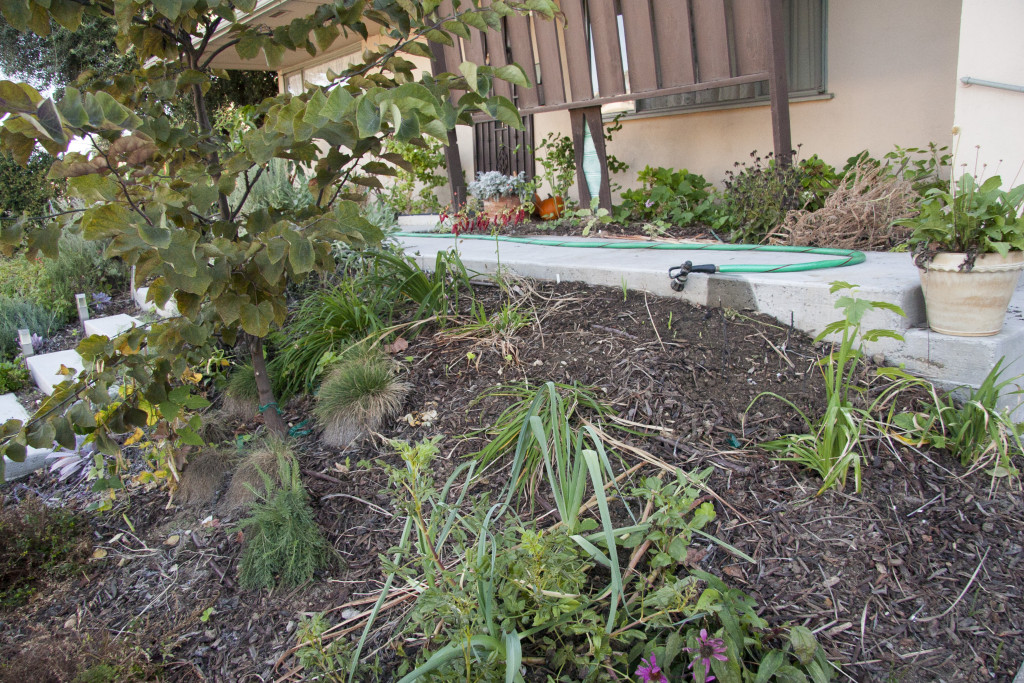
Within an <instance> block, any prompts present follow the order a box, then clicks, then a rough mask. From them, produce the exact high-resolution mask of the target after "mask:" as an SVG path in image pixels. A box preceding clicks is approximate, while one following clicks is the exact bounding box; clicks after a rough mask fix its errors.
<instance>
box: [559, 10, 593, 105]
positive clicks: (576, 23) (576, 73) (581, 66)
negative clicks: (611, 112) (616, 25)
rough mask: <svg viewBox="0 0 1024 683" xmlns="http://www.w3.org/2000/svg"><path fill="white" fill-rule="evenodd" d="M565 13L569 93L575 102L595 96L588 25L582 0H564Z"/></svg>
mask: <svg viewBox="0 0 1024 683" xmlns="http://www.w3.org/2000/svg"><path fill="white" fill-rule="evenodd" d="M561 7H562V13H563V14H564V15H565V30H564V31H563V33H564V35H565V56H566V60H567V62H568V67H569V93H570V95H571V96H572V101H573V102H581V101H584V100H589V99H592V98H593V97H594V87H593V84H592V83H591V80H590V48H589V47H588V45H587V26H586V23H585V22H584V21H583V3H582V0H562V4H561Z"/></svg>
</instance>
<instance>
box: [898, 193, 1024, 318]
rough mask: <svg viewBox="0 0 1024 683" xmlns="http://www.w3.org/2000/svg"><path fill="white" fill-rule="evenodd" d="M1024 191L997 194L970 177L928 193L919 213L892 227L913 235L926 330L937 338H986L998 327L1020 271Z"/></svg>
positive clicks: (1023, 263)
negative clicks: (938, 334)
mask: <svg viewBox="0 0 1024 683" xmlns="http://www.w3.org/2000/svg"><path fill="white" fill-rule="evenodd" d="M1022 205H1024V185H1018V186H1017V187H1014V188H1013V189H1010V190H1004V189H1002V180H1001V179H1000V178H999V176H994V177H992V178H989V179H988V180H985V181H984V182H981V183H980V184H979V182H978V180H977V179H975V178H974V176H972V175H971V174H969V173H965V174H964V175H962V176H961V177H960V179H959V180H957V181H951V182H950V183H949V187H948V188H947V187H938V188H933V189H931V190H929V191H928V192H927V193H926V194H925V199H924V201H923V202H922V203H921V212H920V214H918V215H917V216H915V217H913V218H906V219H903V220H900V221H896V222H897V223H898V224H900V225H904V226H907V227H909V228H911V229H912V230H913V231H914V232H913V234H912V235H911V237H910V244H911V246H912V247H913V251H914V263H915V264H916V265H917V267H918V270H919V272H920V274H921V289H922V290H923V292H924V298H925V308H926V309H927V313H928V325H929V326H930V327H931V328H932V330H934V331H935V332H940V333H942V334H952V335H957V336H972V337H973V336H988V335H993V334H997V333H998V332H999V331H1000V330H1001V329H1002V327H1003V319H1004V317H1005V315H1006V308H1007V306H1008V305H1009V303H1010V298H1011V297H1012V296H1013V291H1014V289H1015V288H1016V286H1017V280H1018V279H1019V277H1020V272H1021V270H1022V269H1024V251H1022V250H1024V219H1022V218H1021V207H1022Z"/></svg>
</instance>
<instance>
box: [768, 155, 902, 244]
mask: <svg viewBox="0 0 1024 683" xmlns="http://www.w3.org/2000/svg"><path fill="white" fill-rule="evenodd" d="M917 199H918V197H917V194H916V193H915V192H914V190H913V187H912V186H911V184H910V183H909V182H907V181H906V180H902V179H900V178H897V177H894V176H892V175H891V174H890V173H889V172H888V171H887V169H886V168H884V167H881V166H875V165H872V164H865V163H859V164H857V165H856V166H855V167H853V168H852V169H850V171H849V172H848V173H847V174H846V176H844V177H843V179H842V180H841V181H840V182H839V187H838V188H837V189H836V191H835V192H833V193H832V194H831V195H830V196H829V197H828V198H827V199H826V200H825V206H824V207H822V208H821V209H819V210H817V211H814V212H810V211H803V210H799V211H790V212H789V213H788V214H786V220H785V221H783V222H782V224H781V225H779V226H778V227H777V228H775V229H774V230H773V231H772V232H771V233H769V235H768V242H769V244H786V245H792V246H802V247H833V248H837V249H863V250H872V251H887V250H889V249H891V248H893V247H894V246H896V245H897V244H899V243H900V242H902V241H904V240H905V239H907V237H909V235H910V230H909V228H905V227H902V226H899V225H893V221H896V220H898V219H900V218H908V217H910V216H913V215H914V213H916V211H917V207H916V205H917Z"/></svg>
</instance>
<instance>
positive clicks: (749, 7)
mask: <svg viewBox="0 0 1024 683" xmlns="http://www.w3.org/2000/svg"><path fill="white" fill-rule="evenodd" d="M732 22H733V30H734V32H735V39H736V71H737V73H736V75H737V76H746V75H747V74H753V73H758V72H761V71H765V70H767V69H768V61H769V59H768V30H769V28H768V12H767V8H766V7H765V4H764V0H733V2H732Z"/></svg>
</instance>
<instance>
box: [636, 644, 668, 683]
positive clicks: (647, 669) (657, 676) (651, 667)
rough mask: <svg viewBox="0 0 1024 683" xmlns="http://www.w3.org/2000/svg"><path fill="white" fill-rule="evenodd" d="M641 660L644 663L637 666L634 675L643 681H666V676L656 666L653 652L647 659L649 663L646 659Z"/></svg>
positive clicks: (656, 662) (653, 682)
mask: <svg viewBox="0 0 1024 683" xmlns="http://www.w3.org/2000/svg"><path fill="white" fill-rule="evenodd" d="M643 661H644V663H643V664H641V665H640V666H639V667H638V668H637V670H636V673H635V674H634V675H635V676H637V677H639V678H640V680H641V681H643V683H668V677H667V676H666V675H665V673H664V672H663V671H662V670H661V667H660V666H658V660H656V659H655V658H654V653H653V652H652V653H651V659H650V660H649V661H650V664H648V663H647V662H646V660H643Z"/></svg>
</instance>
